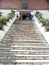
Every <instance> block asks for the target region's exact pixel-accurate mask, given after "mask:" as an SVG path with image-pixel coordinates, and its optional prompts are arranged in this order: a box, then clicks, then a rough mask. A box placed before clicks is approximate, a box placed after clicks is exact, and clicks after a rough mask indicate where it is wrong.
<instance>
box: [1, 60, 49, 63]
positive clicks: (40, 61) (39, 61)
mask: <svg viewBox="0 0 49 65" xmlns="http://www.w3.org/2000/svg"><path fill="white" fill-rule="evenodd" d="M44 62H45V63H49V60H0V63H44Z"/></svg>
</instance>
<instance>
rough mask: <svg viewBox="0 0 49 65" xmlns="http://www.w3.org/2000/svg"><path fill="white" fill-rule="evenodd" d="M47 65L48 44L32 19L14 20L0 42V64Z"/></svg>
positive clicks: (48, 62) (48, 57) (48, 59)
mask: <svg viewBox="0 0 49 65" xmlns="http://www.w3.org/2000/svg"><path fill="white" fill-rule="evenodd" d="M44 64H46V65H49V45H48V43H47V41H46V40H45V39H44V37H43V35H42V34H41V32H40V31H39V29H38V27H37V26H36V24H35V22H33V21H15V22H14V23H13V25H12V26H11V28H10V30H9V31H8V33H7V34H6V35H5V37H4V38H3V40H2V41H1V43H0V65H44Z"/></svg>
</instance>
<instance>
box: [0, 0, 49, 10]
mask: <svg viewBox="0 0 49 65" xmlns="http://www.w3.org/2000/svg"><path fill="white" fill-rule="evenodd" d="M2 8H3V9H4V8H5V9H18V10H22V9H27V10H33V9H49V0H0V9H2Z"/></svg>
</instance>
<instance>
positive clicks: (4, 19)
mask: <svg viewBox="0 0 49 65" xmlns="http://www.w3.org/2000/svg"><path fill="white" fill-rule="evenodd" d="M1 21H2V23H3V24H4V25H6V23H7V18H6V17H2V18H1Z"/></svg>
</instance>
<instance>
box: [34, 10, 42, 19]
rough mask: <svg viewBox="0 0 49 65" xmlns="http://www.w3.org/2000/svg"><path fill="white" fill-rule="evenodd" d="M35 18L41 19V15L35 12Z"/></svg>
mask: <svg viewBox="0 0 49 65" xmlns="http://www.w3.org/2000/svg"><path fill="white" fill-rule="evenodd" d="M35 16H36V17H37V18H38V19H40V18H42V14H41V13H40V12H38V11H36V13H35Z"/></svg>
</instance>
